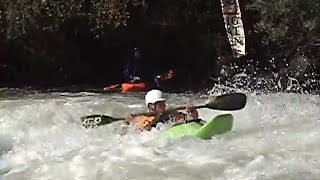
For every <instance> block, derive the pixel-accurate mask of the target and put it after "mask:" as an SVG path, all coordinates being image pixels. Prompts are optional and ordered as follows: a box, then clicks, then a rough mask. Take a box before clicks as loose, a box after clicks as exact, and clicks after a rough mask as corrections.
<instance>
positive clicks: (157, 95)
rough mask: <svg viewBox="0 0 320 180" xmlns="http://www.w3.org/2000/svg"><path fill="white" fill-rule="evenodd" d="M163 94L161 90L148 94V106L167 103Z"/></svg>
mask: <svg viewBox="0 0 320 180" xmlns="http://www.w3.org/2000/svg"><path fill="white" fill-rule="evenodd" d="M165 100H166V99H165V98H164V96H163V93H162V92H161V91H160V90H157V89H153V90H150V91H149V92H148V93H147V94H146V105H147V106H148V105H149V104H150V103H151V104H154V103H156V102H159V101H165Z"/></svg>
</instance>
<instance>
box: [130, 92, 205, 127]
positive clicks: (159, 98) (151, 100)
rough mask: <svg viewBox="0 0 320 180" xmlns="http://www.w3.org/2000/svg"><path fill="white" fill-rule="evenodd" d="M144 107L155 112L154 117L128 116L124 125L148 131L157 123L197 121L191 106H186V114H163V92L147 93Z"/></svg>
mask: <svg viewBox="0 0 320 180" xmlns="http://www.w3.org/2000/svg"><path fill="white" fill-rule="evenodd" d="M145 103H146V106H147V107H148V108H149V110H150V111H152V112H155V113H156V114H157V115H155V116H133V115H128V116H127V118H126V120H125V123H127V124H130V123H131V124H134V125H135V126H136V127H135V128H136V129H137V130H150V129H151V128H152V127H155V126H156V124H157V123H159V122H161V123H167V122H169V121H173V122H174V123H178V124H179V123H184V122H185V120H186V119H190V120H193V121H198V120H199V119H198V117H199V115H198V111H197V109H196V108H195V107H194V106H193V105H192V104H191V103H187V104H186V111H187V114H184V113H182V112H173V113H171V114H167V113H163V112H164V111H165V110H166V98H165V97H164V95H163V92H162V91H160V90H157V89H153V90H150V91H148V93H147V94H146V96H145Z"/></svg>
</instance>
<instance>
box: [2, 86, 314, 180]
mask: <svg viewBox="0 0 320 180" xmlns="http://www.w3.org/2000/svg"><path fill="white" fill-rule="evenodd" d="M167 96H168V98H169V100H168V101H167V103H168V106H169V107H174V106H176V105H181V104H183V103H184V102H187V101H191V102H193V103H194V104H195V105H200V104H204V103H205V102H207V101H208V98H209V97H208V96H207V95H199V94H193V95H192V94H167ZM247 96H248V104H247V106H246V107H245V108H244V109H243V110H240V111H235V112H222V111H214V110H209V109H199V114H200V117H202V118H203V119H211V118H212V117H213V116H215V115H217V114H222V113H232V114H233V116H234V125H233V129H232V131H231V132H229V133H226V134H224V135H219V136H216V137H214V138H212V139H211V140H201V139H195V138H183V139H175V140H169V139H165V138H163V137H161V133H162V132H163V131H164V129H166V128H167V127H160V128H159V129H153V130H152V131H150V132H143V133H136V132H132V131H130V132H129V134H128V135H120V134H119V132H120V131H121V130H120V129H121V128H120V129H119V128H118V127H120V125H121V122H116V123H113V124H110V125H105V126H101V127H99V128H96V129H85V128H83V127H82V125H81V122H80V117H81V116H84V115H89V114H107V115H111V116H113V117H123V116H124V115H125V114H128V113H134V112H144V111H145V110H146V109H145V106H144V100H143V99H144V94H143V93H136V94H126V95H123V94H116V93H114V94H111V93H110V94H99V93H88V92H81V93H61V92H55V93H52V92H51V93H36V92H33V93H28V92H21V91H19V90H16V91H9V90H7V91H5V92H2V98H1V100H0V108H1V109H0V113H1V114H0V130H1V131H0V152H1V155H2V157H1V160H0V178H2V179H3V180H18V179H19V180H107V179H108V180H123V179H130V180H133V179H136V180H150V179H152V180H199V179H200V180H202V179H203V180H208V179H209V180H225V179H228V180H251V179H252V180H254V179H257V180H274V179H279V180H280V179H281V180H284V179H290V180H316V179H319V178H320V151H319V147H320V130H319V129H320V108H319V107H320V98H319V97H318V96H315V95H308V94H303V95H301V94H285V93H274V94H260V95H258V94H256V93H247Z"/></svg>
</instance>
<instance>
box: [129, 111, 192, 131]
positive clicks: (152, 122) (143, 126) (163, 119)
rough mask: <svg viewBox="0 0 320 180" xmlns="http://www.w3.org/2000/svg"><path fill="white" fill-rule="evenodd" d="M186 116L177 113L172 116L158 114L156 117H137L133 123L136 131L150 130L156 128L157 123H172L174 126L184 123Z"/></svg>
mask: <svg viewBox="0 0 320 180" xmlns="http://www.w3.org/2000/svg"><path fill="white" fill-rule="evenodd" d="M186 117H187V116H186V114H183V113H181V112H177V113H175V114H174V115H172V114H159V115H156V116H144V115H141V116H137V117H135V118H134V119H135V120H134V121H135V122H136V130H141V131H142V130H150V129H151V128H152V127H156V125H157V124H158V123H168V122H173V123H175V124H181V123H184V121H185V120H186Z"/></svg>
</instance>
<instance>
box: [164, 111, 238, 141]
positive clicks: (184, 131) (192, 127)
mask: <svg viewBox="0 0 320 180" xmlns="http://www.w3.org/2000/svg"><path fill="white" fill-rule="evenodd" d="M232 125H233V116H232V115H231V114H222V115H218V116H216V117H214V118H213V119H211V120H210V121H207V122H206V123H205V124H204V125H200V124H199V123H196V122H191V123H187V124H181V125H177V126H173V127H172V128H170V129H169V130H167V131H166V132H165V133H164V136H165V137H167V138H182V137H197V138H201V139H211V138H212V137H213V136H214V135H217V134H223V133H226V132H228V131H231V129H232Z"/></svg>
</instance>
